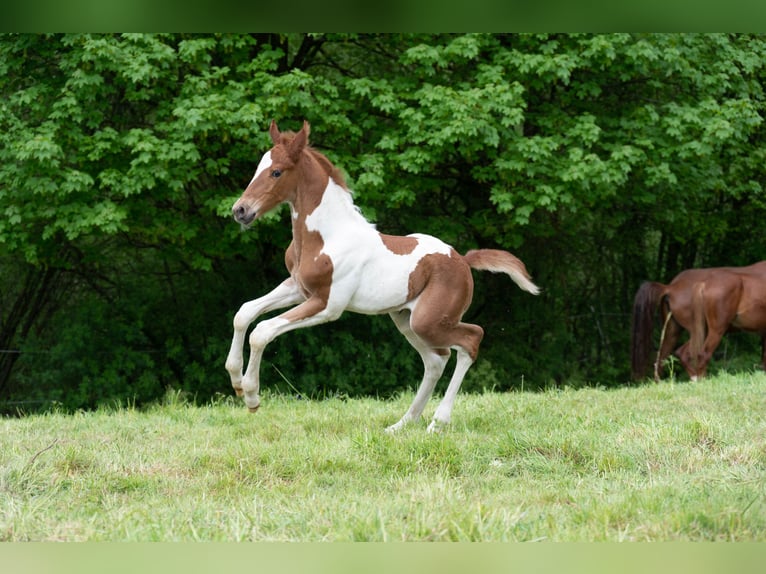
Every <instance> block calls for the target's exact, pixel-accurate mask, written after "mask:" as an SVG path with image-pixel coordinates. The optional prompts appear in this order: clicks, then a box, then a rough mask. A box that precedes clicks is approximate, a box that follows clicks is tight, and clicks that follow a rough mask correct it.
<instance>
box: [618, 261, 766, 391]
mask: <svg viewBox="0 0 766 574" xmlns="http://www.w3.org/2000/svg"><path fill="white" fill-rule="evenodd" d="M658 308H659V310H660V317H661V319H662V324H663V331H662V336H661V337H660V347H659V351H658V353H657V360H656V361H655V363H654V379H655V380H658V379H659V378H660V375H661V374H662V365H663V362H664V361H665V359H667V357H668V356H669V355H670V353H671V352H672V351H673V349H674V347H675V346H676V343H677V342H678V338H679V336H680V335H681V331H682V329H685V330H686V331H688V332H689V340H688V341H687V342H686V343H684V344H683V345H681V346H680V347H679V348H678V349H677V350H676V351H675V355H676V356H677V357H678V358H679V359H680V361H681V364H682V365H683V367H684V369H686V372H687V373H688V374H689V377H691V379H692V380H696V379H697V378H699V377H704V376H705V374H706V372H707V366H708V363H709V362H710V359H711V357H712V356H713V353H714V352H715V350H716V348H717V347H718V345H719V343H720V342H721V338H722V337H723V335H724V334H725V333H726V332H729V331H748V332H754V333H758V334H760V335H761V346H762V356H761V363H762V366H763V368H764V369H766V261H761V262H760V263H755V264H753V265H750V266H748V267H716V268H710V269H687V270H686V271H682V272H681V273H679V274H678V275H677V276H676V277H675V278H674V279H673V280H672V281H671V282H670V284H668V285H663V284H662V283H657V282H651V281H647V282H645V283H643V284H642V285H641V287H640V288H639V289H638V292H637V293H636V297H635V300H634V303H633V325H632V371H633V377H634V378H635V379H640V378H642V377H643V376H644V373H645V370H646V367H647V364H648V362H649V354H650V352H651V334H652V328H653V326H654V317H655V315H656V313H657V310H658Z"/></svg>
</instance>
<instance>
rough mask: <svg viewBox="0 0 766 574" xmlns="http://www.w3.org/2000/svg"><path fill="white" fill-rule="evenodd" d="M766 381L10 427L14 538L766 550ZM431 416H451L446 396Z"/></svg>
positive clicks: (84, 417) (110, 413)
mask: <svg viewBox="0 0 766 574" xmlns="http://www.w3.org/2000/svg"><path fill="white" fill-rule="evenodd" d="M765 391H766V375H765V374H763V373H741V374H734V375H718V376H716V377H714V378H711V379H708V380H705V381H703V382H699V383H686V382H683V383H681V382H673V381H671V382H663V383H660V384H657V385H655V384H646V385H642V386H634V387H623V388H620V389H616V390H603V389H580V390H561V391H557V390H551V391H546V392H543V393H516V392H515V393H485V394H464V395H459V396H458V400H457V402H456V406H455V411H454V413H453V423H452V425H451V426H450V427H448V429H447V430H445V431H444V432H442V433H441V434H439V435H429V434H426V432H425V428H426V425H427V422H428V420H427V419H425V420H423V421H421V422H420V423H418V424H416V425H413V426H411V427H408V428H407V429H405V430H404V431H403V432H401V433H399V434H397V435H393V436H390V435H388V434H386V433H384V432H383V429H384V428H385V427H386V426H387V425H388V424H391V423H393V422H395V421H396V420H398V418H399V416H401V414H402V413H403V412H404V410H405V409H406V407H407V406H408V404H409V401H410V400H411V398H412V395H411V394H409V393H407V394H403V395H402V396H401V397H399V398H397V399H394V400H387V401H384V400H375V399H354V400H341V399H328V400H322V401H305V400H295V399H292V398H290V397H287V396H276V395H268V394H267V395H265V396H264V397H263V403H262V407H261V409H260V411H259V412H258V413H257V414H255V415H251V414H249V413H247V411H246V409H245V407H244V405H243V404H242V403H240V402H239V401H238V400H234V399H233V398H232V399H225V400H221V401H219V402H218V403H217V404H213V405H209V406H204V407H198V406H193V405H190V404H186V403H185V402H184V401H182V400H180V399H179V398H178V397H176V396H174V395H170V396H169V398H168V400H166V402H165V404H162V405H157V406H155V407H151V408H149V409H146V410H139V409H131V408H123V409H103V410H99V411H96V412H87V413H78V414H74V415H71V414H60V413H51V414H45V415H35V416H28V417H25V418H19V419H3V420H0V425H1V428H2V432H0V540H3V541H24V540H61V541H85V540H87V541H101V540H107V541H153V540H163V541H174V540H257V541H268V540H280V541H281V540H285V541H287V540H290V541H325V540H326V541H353V540H371V541H389V540H390V541H395V540H408V541H414V540H423V541H425V540H434V541H447V540H461V541H471V540H480V541H532V540H548V541H593V540H610V541H621V540H641V541H662V540H737V541H749V540H759V541H763V540H766V498H765V496H766V420H765V418H764V417H765V416H766V392H765ZM429 406H430V409H427V413H426V414H431V413H432V412H433V409H434V408H435V406H436V401H435V400H432V402H431V404H430V405H429Z"/></svg>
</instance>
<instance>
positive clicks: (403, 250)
mask: <svg viewBox="0 0 766 574" xmlns="http://www.w3.org/2000/svg"><path fill="white" fill-rule="evenodd" d="M380 238H381V240H382V241H383V245H385V246H386V249H388V250H389V251H390V252H391V253H393V254H395V255H409V254H410V253H412V252H413V251H415V248H416V247H417V246H418V240H417V238H416V237H401V236H399V235H385V234H384V233H381V234H380Z"/></svg>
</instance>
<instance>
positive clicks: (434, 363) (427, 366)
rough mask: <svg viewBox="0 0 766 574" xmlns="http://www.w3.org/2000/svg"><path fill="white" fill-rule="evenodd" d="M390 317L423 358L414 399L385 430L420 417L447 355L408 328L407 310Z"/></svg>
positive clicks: (442, 370)
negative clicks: (421, 374) (437, 350)
mask: <svg viewBox="0 0 766 574" xmlns="http://www.w3.org/2000/svg"><path fill="white" fill-rule="evenodd" d="M391 318H392V319H393V320H394V323H395V324H396V326H397V328H398V329H399V331H400V332H401V333H402V334H403V335H404V336H405V337H406V338H407V340H408V341H409V342H410V344H411V345H412V346H413V347H414V348H415V349H416V350H417V352H418V353H420V357H421V358H422V359H423V368H424V372H423V380H422V381H421V383H420V387H418V391H417V393H416V394H415V399H414V400H413V401H412V404H411V405H410V408H409V409H407V412H406V413H404V416H402V418H401V419H399V421H398V422H396V423H394V424H392V425H391V426H389V427H388V428H386V432H389V433H392V432H396V431H398V430H399V429H401V428H402V427H404V426H405V425H406V424H408V423H411V422H415V421H417V420H418V419H419V418H420V415H421V414H422V413H423V409H424V408H425V406H426V403H428V399H430V398H431V394H433V391H434V387H436V383H437V382H438V380H439V379H440V378H441V376H442V373H443V372H444V367H446V366H447V361H448V360H449V355H438V354H437V353H436V352H434V351H433V349H431V348H430V347H429V346H428V345H427V344H426V343H425V342H424V341H423V340H422V339H421V338H420V337H418V336H417V335H416V334H415V333H414V332H413V331H412V329H410V314H409V312H405V311H401V312H399V313H391Z"/></svg>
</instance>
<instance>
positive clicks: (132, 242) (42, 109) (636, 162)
mask: <svg viewBox="0 0 766 574" xmlns="http://www.w3.org/2000/svg"><path fill="white" fill-rule="evenodd" d="M765 47H766V42H764V38H763V37H762V36H760V35H726V34H654V35H640V34H556V35H549V34H507V35H505V34H254V35H239V34H231V35H230V34H209V35H189V34H182V35H179V34H165V35H147V34H122V35H50V36H41V35H4V36H0V72H2V73H1V74H0V96H2V101H3V103H2V104H0V160H2V161H0V211H2V215H3V217H2V218H0V246H2V247H0V249H2V253H1V254H0V265H2V267H3V269H4V270H5V271H6V273H5V274H4V276H5V277H6V279H4V280H3V281H2V283H1V284H0V285H2V287H1V288H0V303H2V305H3V306H2V320H3V322H2V328H0V348H2V349H3V350H4V352H3V353H0V399H6V400H7V399H8V398H15V399H19V398H20V397H21V398H26V397H32V396H34V397H35V398H39V399H46V400H49V399H51V398H55V399H57V400H61V401H64V402H66V403H67V404H69V405H70V406H92V405H94V404H98V403H99V402H100V401H103V400H110V399H114V398H116V399H120V400H127V399H130V398H136V400H139V401H141V400H152V399H153V398H156V397H157V396H160V395H161V394H162V393H163V392H164V390H165V388H166V387H168V386H170V387H175V388H181V389H184V390H187V391H190V392H192V393H195V394H196V395H197V396H198V397H200V398H205V397H208V396H210V395H211V394H212V393H215V392H217V391H226V390H227V389H226V384H227V383H226V379H225V373H224V372H223V370H222V360H223V357H224V355H225V349H226V347H227V345H228V339H229V336H230V334H229V329H230V319H231V317H232V316H233V313H234V312H235V311H236V308H237V307H238V306H239V304H240V303H241V302H242V301H244V300H245V299H247V298H252V297H253V296H255V295H257V294H259V293H262V292H264V291H266V290H267V289H270V288H271V287H272V286H273V285H274V284H276V282H278V281H279V280H281V279H282V278H283V277H284V274H285V271H284V269H283V263H282V252H283V250H284V248H285V246H286V245H287V243H288V242H289V226H288V225H287V224H286V219H285V218H286V217H287V214H286V213H285V212H284V211H282V212H279V213H277V214H276V215H275V216H273V217H271V218H268V219H266V220H264V221H261V222H259V224H258V225H256V226H254V227H253V228H252V229H250V230H249V231H248V232H247V233H242V232H241V230H240V229H239V228H238V227H237V226H236V225H235V224H233V223H232V221H231V220H230V218H229V210H230V206H231V205H232V203H233V202H234V200H235V198H236V197H238V195H239V193H240V191H241V189H242V188H243V187H244V185H245V184H246V183H247V181H248V180H249V178H250V177H251V176H252V172H253V170H254V168H255V164H256V163H257V160H258V158H259V156H260V154H262V153H263V152H264V151H265V150H266V149H268V147H269V140H268V136H267V134H266V127H267V125H268V122H269V121H270V119H272V118H276V119H278V120H279V122H280V127H281V128H283V129H285V128H297V127H299V126H300V125H301V122H302V121H303V119H308V120H309V121H310V122H311V123H312V140H313V144H314V145H315V146H316V147H318V148H320V149H321V150H322V151H324V152H325V153H326V154H327V155H328V156H329V157H330V159H331V160H332V161H334V162H335V163H336V164H337V165H338V166H339V167H341V168H342V169H343V170H344V171H345V172H346V173H347V175H348V180H349V183H350V185H351V187H352V189H353V190H354V192H355V197H356V201H357V203H358V204H359V206H360V207H361V209H362V210H363V212H364V213H365V214H366V215H367V216H368V217H369V218H370V219H372V220H374V221H375V222H376V223H377V224H378V226H379V228H381V229H382V230H385V231H386V232H390V233H410V232H413V231H420V232H427V233H432V234H435V235H438V236H440V237H443V238H444V239H445V240H447V241H449V242H450V243H452V244H454V245H455V246H456V247H457V248H458V249H460V250H462V251H465V250H467V249H469V248H473V247H476V246H484V247H493V246H497V247H502V248H506V249H510V250H512V251H515V252H516V253H517V254H518V255H519V256H520V257H521V258H522V259H523V260H525V261H526V262H527V265H528V266H529V268H530V269H531V270H532V272H533V274H534V276H535V280H536V282H538V283H539V284H540V285H541V286H542V287H543V288H544V294H543V296H541V297H540V298H538V299H536V300H535V301H533V302H529V301H526V300H524V301H523V302H522V300H521V298H520V297H517V296H516V294H515V293H514V292H513V290H512V288H511V287H510V286H509V285H508V284H507V283H505V282H503V281H502V279H501V278H495V277H492V276H489V277H485V276H482V277H481V279H479V280H478V281H477V292H476V298H475V304H474V306H473V307H472V309H471V310H470V311H469V317H470V319H471V320H475V321H477V322H479V323H480V324H482V325H484V326H485V327H486V328H487V332H488V336H487V338H486V339H485V343H484V346H483V351H482V354H481V357H482V358H483V363H480V364H479V365H477V367H476V368H475V370H474V375H473V378H469V379H467V380H466V385H467V386H468V387H469V388H470V387H471V386H472V385H473V386H477V387H481V386H491V385H495V386H497V387H500V388H511V387H514V386H516V385H517V384H518V383H519V381H520V380H522V378H523V380H524V381H525V384H526V385H527V386H528V387H529V386H535V385H538V386H543V385H547V384H551V383H555V384H560V383H564V384H576V383H578V381H579V382H588V381H595V382H598V383H601V384H615V383H619V382H620V381H622V380H626V379H627V372H628V367H627V364H628V362H627V342H628V327H627V321H628V319H627V317H628V308H629V306H630V302H631V299H632V296H633V293H634V292H635V289H636V288H637V287H638V284H639V283H640V281H641V280H643V279H647V278H651V279H657V280H663V279H667V278H669V277H670V276H672V275H674V274H675V273H676V272H678V271H679V270H680V269H681V268H683V267H689V266H692V265H707V264H711V265H713V264H744V263H747V262H750V261H752V260H754V259H760V258H762V257H763V255H762V247H761V245H760V241H759V239H758V238H759V237H760V234H761V233H762V226H763V223H762V222H763V221H764V217H763V215H764V201H763V198H762V194H763V190H762V185H763V181H764V178H763V165H764V161H763V159H764V151H763V149H764V148H763V124H762V115H763V100H764V96H763V81H762V79H763V62H764V61H766V59H765V58H764V48H765ZM11 278H12V279H11ZM370 329H371V330H372V331H370ZM349 334H350V336H349ZM328 337H330V338H333V340H337V341H342V342H343V344H342V345H340V344H339V345H333V346H331V347H328V346H327V345H326V344H325V341H326V340H327V338H328ZM32 351H44V353H43V354H42V355H41V354H35V353H33V352H32ZM271 352H272V356H273V358H274V360H275V361H279V362H278V364H277V362H275V364H274V366H275V373H274V374H275V377H274V378H275V380H276V381H277V382H280V381H281V382H282V383H283V384H287V383H285V380H286V381H288V382H289V386H291V387H293V388H295V389H298V390H299V391H300V392H302V393H307V394H317V393H319V394H322V393H332V392H344V393H355V392H361V393H367V392H377V393H383V394H385V393H388V392H393V389H396V388H401V385H402V384H403V381H402V380H400V379H401V378H402V377H403V376H408V377H411V378H412V379H413V380H414V379H415V378H416V377H417V374H416V371H417V367H418V365H417V364H416V363H417V358H416V357H412V356H411V353H410V352H409V350H408V349H407V347H406V344H404V345H400V342H399V341H398V338H397V337H396V335H395V332H394V331H393V330H392V327H391V326H390V325H388V322H387V321H386V320H385V319H380V320H370V319H369V318H361V319H356V318H353V317H349V318H346V319H344V320H343V321H341V322H340V323H339V324H337V325H334V326H327V327H322V328H320V329H319V330H317V331H314V332H305V333H304V332H296V333H291V335H290V336H289V337H286V338H285V340H284V341H282V340H280V341H278V342H277V343H276V344H275V346H274V347H273V349H272V351H271ZM356 355H361V356H362V357H367V356H376V355H377V356H381V357H384V358H385V360H384V361H378V362H377V363H376V362H374V361H366V362H365V361H362V364H360V365H358V366H357V367H355V368H356V369H357V370H356V371H355V372H354V373H350V372H348V371H349V370H348V369H347V368H346V367H347V365H348V364H349V363H350V362H358V361H356V359H354V357H355V356H356ZM280 357H283V358H285V362H281V361H280V359H279V358H280ZM41 358H43V360H40V359H41ZM392 363H396V364H397V368H396V369H394V370H392ZM399 364H403V365H404V366H402V367H401V369H400V367H399ZM410 364H411V366H410ZM277 369H278V372H277ZM328 373H332V374H331V375H330V376H328ZM397 373H401V374H402V377H399V376H397Z"/></svg>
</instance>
